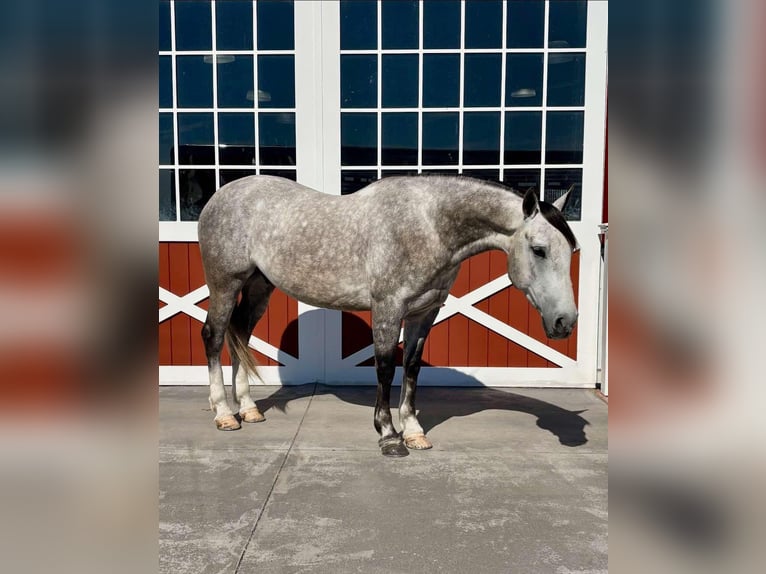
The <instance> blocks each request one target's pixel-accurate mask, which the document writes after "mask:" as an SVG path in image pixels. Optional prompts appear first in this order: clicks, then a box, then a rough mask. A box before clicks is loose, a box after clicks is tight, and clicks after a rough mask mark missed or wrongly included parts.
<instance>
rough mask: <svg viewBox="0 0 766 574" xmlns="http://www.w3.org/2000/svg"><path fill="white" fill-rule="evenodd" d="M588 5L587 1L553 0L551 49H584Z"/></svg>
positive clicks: (549, 42)
mask: <svg viewBox="0 0 766 574" xmlns="http://www.w3.org/2000/svg"><path fill="white" fill-rule="evenodd" d="M587 18H588V3H587V2H586V1H585V0H577V1H575V0H551V4H550V9H549V14H548V47H549V48H584V47H585V26H586V25H587Z"/></svg>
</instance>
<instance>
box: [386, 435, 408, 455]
mask: <svg viewBox="0 0 766 574" xmlns="http://www.w3.org/2000/svg"><path fill="white" fill-rule="evenodd" d="M380 453H381V454H382V455H383V456H391V457H395V456H407V455H408V454H410V451H408V450H407V448H406V447H405V446H404V443H403V442H402V441H401V439H396V440H388V441H385V442H382V443H381V444H380Z"/></svg>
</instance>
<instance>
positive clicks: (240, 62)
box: [216, 54, 254, 108]
mask: <svg viewBox="0 0 766 574" xmlns="http://www.w3.org/2000/svg"><path fill="white" fill-rule="evenodd" d="M216 62H217V63H218V107H219V108H252V107H253V100H254V98H253V57H252V56H231V55H228V54H218V55H217V56H216Z"/></svg>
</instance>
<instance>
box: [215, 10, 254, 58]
mask: <svg viewBox="0 0 766 574" xmlns="http://www.w3.org/2000/svg"><path fill="white" fill-rule="evenodd" d="M215 10H216V12H215V28H216V38H215V41H216V48H217V49H218V50H252V49H253V4H252V2H231V1H229V0H219V1H218V2H216V3H215Z"/></svg>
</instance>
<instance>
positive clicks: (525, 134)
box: [503, 112, 543, 165]
mask: <svg viewBox="0 0 766 574" xmlns="http://www.w3.org/2000/svg"><path fill="white" fill-rule="evenodd" d="M542 124H543V114H542V112H505V157H504V158H503V162H504V163H505V164H506V165H507V164H525V163H540V157H541V155H542V154H541V151H540V148H541V145H542Z"/></svg>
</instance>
